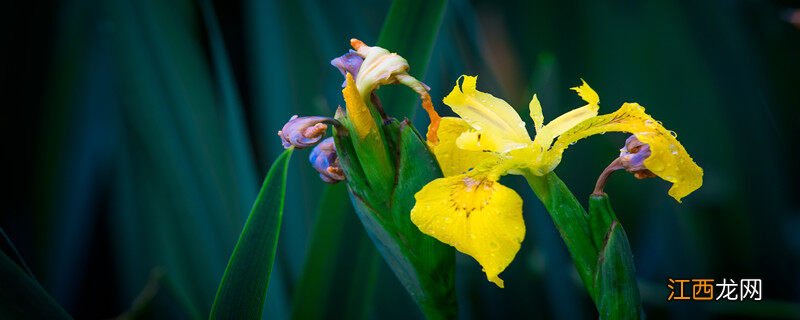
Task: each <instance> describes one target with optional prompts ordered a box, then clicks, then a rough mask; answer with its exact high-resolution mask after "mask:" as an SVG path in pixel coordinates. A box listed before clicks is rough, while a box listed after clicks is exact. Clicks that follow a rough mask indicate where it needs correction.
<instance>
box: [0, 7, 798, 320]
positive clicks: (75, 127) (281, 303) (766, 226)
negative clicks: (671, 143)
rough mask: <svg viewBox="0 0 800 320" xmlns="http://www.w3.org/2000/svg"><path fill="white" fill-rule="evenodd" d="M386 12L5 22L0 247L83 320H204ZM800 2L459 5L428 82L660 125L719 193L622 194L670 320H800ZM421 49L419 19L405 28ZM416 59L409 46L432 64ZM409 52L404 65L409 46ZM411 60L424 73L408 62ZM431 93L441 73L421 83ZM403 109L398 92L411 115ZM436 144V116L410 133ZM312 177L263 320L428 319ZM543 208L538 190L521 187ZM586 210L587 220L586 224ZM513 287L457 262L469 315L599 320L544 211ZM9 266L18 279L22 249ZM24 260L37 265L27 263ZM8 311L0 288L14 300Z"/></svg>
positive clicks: (298, 186) (649, 277) (652, 189)
mask: <svg viewBox="0 0 800 320" xmlns="http://www.w3.org/2000/svg"><path fill="white" fill-rule="evenodd" d="M389 5H390V2H388V1H368V0H356V1H340V2H323V1H311V0H298V1H284V2H280V1H279V2H271V1H258V0H245V1H241V2H227V1H215V2H213V3H212V2H211V1H191V0H183V1H182V0H174V1H173V0H170V1H160V0H139V1H135V0H108V1H89V0H63V1H56V2H39V1H32V2H22V1H15V2H12V3H9V4H7V5H6V6H5V7H6V8H5V9H4V10H3V13H2V15H3V18H2V21H3V22H2V24H3V28H2V31H0V32H1V33H2V36H3V38H2V40H3V43H5V46H4V49H3V50H2V51H3V53H2V56H3V59H2V60H1V61H2V62H1V63H2V81H3V82H2V86H0V90H2V92H3V94H2V96H3V97H4V99H5V101H6V107H4V108H3V112H4V115H3V116H2V118H0V119H2V121H3V125H2V128H3V130H4V136H5V137H6V138H5V139H6V140H5V141H6V142H5V148H4V149H5V154H4V157H3V160H4V162H5V163H6V164H5V166H4V167H5V168H6V175H7V176H8V177H10V178H7V179H6V180H5V181H6V186H7V188H8V189H7V190H8V191H6V192H3V198H4V199H3V210H2V216H1V217H0V226H2V227H3V228H4V229H5V230H6V232H7V233H8V236H9V238H10V239H11V240H12V241H13V243H14V244H15V246H16V248H17V249H18V251H19V252H20V255H21V257H22V258H23V259H24V260H25V261H26V262H27V265H28V266H30V268H31V270H32V273H33V274H34V275H35V276H36V278H37V279H38V280H39V282H40V283H41V284H42V286H43V287H44V288H45V289H46V290H47V291H48V292H50V294H51V295H52V296H53V297H54V298H55V299H56V300H57V301H58V302H59V303H60V304H61V305H62V306H63V307H64V308H65V309H66V310H67V311H68V312H69V313H70V314H71V315H73V316H74V317H76V318H82V319H83V318H87V319H94V318H108V317H115V316H119V315H132V316H133V315H140V316H144V317H148V318H149V317H155V318H174V317H178V318H204V317H205V316H206V315H207V313H208V310H209V308H210V305H211V303H212V301H213V297H214V293H215V291H216V288H217V284H218V283H219V279H220V277H221V276H222V272H223V271H224V268H225V265H226V263H227V260H228V257H229V255H230V252H231V251H232V249H233V245H234V243H235V241H236V239H237V237H238V234H239V232H240V231H241V227H242V224H243V222H244V219H245V217H246V215H247V213H248V211H249V207H250V205H251V204H252V202H253V200H254V199H255V196H256V192H257V190H258V189H257V188H258V186H259V183H260V181H261V180H262V179H263V177H264V174H265V173H266V170H267V169H268V165H269V163H271V161H272V160H274V159H275V158H276V157H277V155H278V153H279V152H280V151H281V150H282V149H281V146H280V142H279V139H278V137H277V136H276V135H275V133H276V131H277V130H279V129H280V128H281V126H282V125H283V123H284V122H285V121H286V120H288V119H289V117H290V116H292V115H294V114H300V115H318V114H319V115H332V114H333V111H334V110H335V108H336V106H337V105H339V104H342V99H341V95H340V90H341V89H340V84H341V81H342V79H341V76H340V74H339V73H338V71H336V70H335V69H334V68H333V67H331V66H330V65H329V61H330V59H332V58H334V57H336V56H338V55H340V54H342V53H344V52H346V50H347V49H348V40H349V39H350V38H351V37H357V38H359V39H362V40H364V41H365V42H367V43H370V44H374V43H376V42H377V39H378V36H379V33H380V30H381V26H382V25H383V22H384V19H385V17H386V14H387V11H388V9H389ZM797 7H800V5H798V3H796V2H789V1H755V0H732V1H731V0H729V1H723V0H715V1H666V0H660V1H630V0H615V1H605V2H598V1H563V2H562V1H518V2H517V1H510V2H498V1H485V0H478V1H473V2H468V1H463V0H451V1H449V2H448V3H447V4H446V6H445V10H444V16H443V19H442V24H441V27H440V28H439V29H438V31H437V30H436V28H431V32H438V36H437V37H436V38H435V39H436V40H435V45H434V47H433V51H432V57H431V60H430V62H429V64H428V66H427V68H421V69H422V70H415V69H414V67H415V65H413V64H412V66H411V67H412V74H413V75H421V74H425V76H424V81H425V82H426V83H427V84H428V85H429V86H430V87H431V88H432V90H431V95H432V96H433V98H434V101H435V102H438V104H437V108H438V109H439V111H440V112H442V113H444V114H447V113H448V111H446V108H445V107H444V106H443V105H442V104H441V102H440V101H441V98H442V97H443V95H444V94H446V93H447V92H449V90H450V88H452V85H453V84H454V82H455V80H456V78H457V77H458V76H459V75H461V74H478V75H480V78H481V81H480V82H481V84H480V88H481V90H483V91H486V92H490V93H492V94H494V95H496V96H499V97H503V98H505V99H506V100H508V101H509V102H511V103H512V104H513V105H515V106H520V108H521V109H520V110H519V111H520V112H521V113H523V114H527V110H526V109H527V107H526V106H527V104H528V101H529V99H530V96H531V95H532V94H533V93H537V94H538V95H539V98H540V100H541V101H542V105H543V107H544V112H545V117H546V118H548V119H552V118H553V117H555V116H556V115H558V114H561V113H563V112H565V111H567V110H569V109H571V108H573V107H576V106H579V105H581V103H580V101H579V100H578V98H577V97H576V96H575V95H574V93H573V92H571V91H569V90H568V88H569V87H571V86H574V85H576V84H578V83H579V81H580V80H579V79H580V78H583V79H585V80H586V81H587V82H589V83H590V84H591V85H592V86H593V87H594V88H595V89H596V90H597V91H598V93H599V94H600V97H601V113H608V112H611V111H613V110H616V108H617V107H618V106H619V105H621V103H623V102H634V101H635V102H639V103H641V104H642V105H644V106H645V107H647V109H648V111H649V113H650V114H652V115H653V116H654V117H655V118H657V119H659V120H661V121H663V122H664V124H665V125H666V127H667V128H669V129H672V130H675V131H676V132H678V134H679V139H680V141H681V142H682V143H683V144H684V146H685V147H686V148H687V150H688V151H689V153H690V154H692V156H693V157H694V158H695V161H696V162H697V163H698V164H699V165H700V166H702V167H703V168H704V169H705V184H704V186H703V187H702V188H701V189H700V190H699V191H697V192H695V193H694V194H692V195H691V196H689V197H688V198H686V199H685V200H684V203H683V204H678V203H676V202H675V201H674V200H672V199H671V198H669V197H668V196H667V194H666V190H667V189H668V185H667V184H666V183H664V182H663V181H661V180H658V179H651V180H644V181H639V180H636V179H634V178H633V177H631V176H629V175H624V174H618V175H615V176H614V177H612V179H611V181H610V183H609V185H608V186H607V187H606V191H607V192H608V193H609V194H610V196H611V197H612V201H613V203H614V205H615V208H616V211H617V214H618V215H619V216H620V219H621V220H622V222H623V223H624V224H625V228H626V230H627V231H628V234H629V237H630V241H631V245H632V248H633V252H634V254H635V259H636V265H637V275H638V277H639V282H640V287H641V292H642V297H643V303H644V307H645V311H646V313H647V315H648V317H649V318H651V319H662V318H665V319H684V318H693V319H703V318H731V317H738V318H798V317H800V275H798V273H797V270H800V200H798V194H800V193H799V191H800V188H798V184H797V181H798V180H799V179H800V166H798V165H797V163H798V162H799V160H800V155H799V154H798V153H799V151H798V148H796V145H797V138H799V137H800V134H799V133H800V132H799V131H800V129H798V128H799V127H798V126H797V123H796V122H797V121H798V120H800V111H799V110H800V94H798V84H800V83H798V79H797V75H798V74H800V59H798V57H800V29H798V27H796V26H794V25H792V24H791V23H790V22H788V20H789V19H788V17H789V16H790V15H791V13H792V11H791V10H792V9H794V8H797ZM407 24H408V27H409V28H413V27H415V26H414V24H415V17H414V16H408V17H407ZM415 40H416V39H407V41H408V42H410V43H412V45H410V46H409V47H410V48H414V46H413V42H414V41H415ZM388 49H389V50H392V51H395V50H396V49H394V48H392V47H388ZM398 53H399V54H401V55H403V56H411V55H415V54H419V53H415V52H411V51H409V52H404V51H400V52H398ZM418 68H419V67H418ZM392 90H401V89H398V88H386V89H384V90H382V91H381V95H382V96H384V97H385V96H386V95H388V96H392V95H393V94H395V93H393V92H392ZM390 101H391V99H388V100H387V99H384V105H386V106H387V109H389V112H390V113H391V114H393V115H394V116H397V117H409V118H412V119H413V120H414V123H415V124H416V126H417V128H421V129H423V130H424V128H425V127H426V126H427V123H426V119H425V117H424V113H423V112H416V115H413V114H399V113H397V111H396V110H393V109H392V106H391V102H390ZM625 138H626V136H625V135H623V134H607V135H602V136H598V137H593V138H589V139H587V140H586V141H582V142H580V143H578V144H576V145H575V146H573V147H571V148H570V149H569V151H567V154H566V156H565V157H564V161H563V162H562V164H561V165H560V166H559V167H558V169H557V170H556V171H557V172H558V174H559V175H560V176H561V178H562V179H563V180H564V181H565V182H566V183H567V185H569V186H570V188H571V189H572V190H573V192H574V193H575V194H576V195H578V196H579V198H581V196H580V195H586V196H588V195H589V193H590V192H591V190H592V188H593V185H594V182H595V179H596V178H597V176H598V175H599V174H600V172H601V171H602V170H603V168H605V166H606V165H607V164H608V163H609V162H610V161H611V160H613V158H614V157H615V156H616V154H617V152H618V151H617V150H618V149H619V148H620V147H621V146H622V144H623V142H624V140H625ZM307 155H308V154H307V151H299V152H296V156H295V157H294V158H293V159H292V162H291V164H290V180H289V182H288V190H287V198H286V200H287V202H286V208H285V214H284V220H283V226H282V231H281V237H280V240H279V247H278V253H277V258H276V264H275V268H274V270H273V273H272V280H271V281H270V287H269V291H268V296H267V303H266V311H265V317H269V318H273V319H284V318H289V317H294V318H322V317H325V318H348V319H355V318H368V319H376V318H380V319H408V318H419V317H421V314H420V313H419V311H418V310H417V309H416V307H415V306H414V305H413V302H412V301H411V300H410V298H409V297H408V296H407V294H406V293H405V291H404V290H403V288H402V287H401V286H400V285H399V283H398V282H397V280H396V279H395V278H394V276H393V274H392V273H391V271H389V269H388V268H387V266H386V265H385V264H384V262H383V261H382V259H381V258H380V257H379V256H378V255H377V254H376V252H375V250H374V248H373V246H372V244H371V243H370V242H369V240H368V239H367V238H366V236H365V234H364V231H363V228H362V227H361V225H360V222H359V221H358V220H357V218H356V216H355V214H354V213H353V211H352V208H351V206H350V203H349V201H348V200H347V199H346V196H345V191H344V186H343V185H335V186H327V185H324V184H323V183H322V182H321V181H320V180H319V178H318V177H317V174H316V172H315V171H314V170H313V169H312V168H311V167H310V166H309V165H308V164H307V161H306V160H305V158H306V157H307ZM508 180H509V181H508V182H509V183H510V184H511V185H513V186H516V189H517V190H518V191H520V193H521V195H522V196H523V198H524V199H528V200H530V199H534V198H535V197H534V195H533V194H532V193H531V192H530V190H529V189H528V188H527V186H526V185H525V184H524V181H522V180H521V179H516V178H509V179H508ZM585 199H586V198H581V200H582V201H586V200H585ZM524 215H525V220H526V224H527V227H528V233H527V237H526V239H525V241H524V243H523V246H522V249H521V251H520V253H519V255H518V256H517V258H516V260H515V261H514V263H513V264H512V265H511V266H510V267H509V268H508V269H507V271H506V272H505V273H504V274H503V275H504V279H505V280H506V289H499V288H497V287H495V286H494V285H492V284H491V283H489V282H488V281H486V280H485V278H484V276H483V274H482V272H481V270H480V266H479V265H478V264H477V263H475V262H474V261H472V259H469V257H466V256H464V255H459V256H458V257H457V258H458V260H457V262H458V273H457V284H458V295H459V296H458V298H459V303H460V305H459V308H460V312H461V314H460V316H461V317H462V318H464V319H478V318H506V317H513V318H547V319H575V318H593V317H595V316H596V311H595V310H594V308H593V305H592V303H591V301H590V300H589V297H588V296H587V294H586V293H585V291H584V290H583V288H582V287H581V285H580V283H579V280H578V278H577V274H576V273H575V271H574V269H573V267H572V264H571V261H570V260H569V256H568V254H567V252H566V250H565V247H564V245H563V243H562V241H561V239H560V238H559V236H558V234H557V232H556V230H555V228H554V227H553V224H552V222H551V221H550V220H549V217H548V216H547V214H546V212H544V209H543V208H542V206H541V205H540V204H539V203H538V202H537V201H535V200H534V201H525V209H524ZM11 248H12V247H11V246H9V245H8V243H4V244H3V251H4V252H6V253H7V254H8V255H9V256H13V255H12V254H11V253H9V252H12V251H13V249H11ZM17 260H19V259H17ZM723 277H725V278H734V279H741V278H761V279H763V283H764V297H765V300H764V301H760V302H740V303H723V302H708V303H699V302H695V303H689V302H687V303H683V302H667V301H666V297H667V296H668V292H669V290H668V289H667V287H666V283H667V279H668V278H675V279H679V278H714V279H721V278H723ZM6 289H7V288H0V290H6Z"/></svg>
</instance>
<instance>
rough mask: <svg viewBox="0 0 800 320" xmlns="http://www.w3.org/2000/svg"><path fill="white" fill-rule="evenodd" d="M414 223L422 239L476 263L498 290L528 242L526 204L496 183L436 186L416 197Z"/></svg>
mask: <svg viewBox="0 0 800 320" xmlns="http://www.w3.org/2000/svg"><path fill="white" fill-rule="evenodd" d="M414 197H415V198H416V200H417V202H416V204H415V206H414V208H413V209H411V221H412V222H414V224H415V225H417V227H418V228H419V229H420V231H422V232H423V233H425V234H427V235H429V236H432V237H434V238H436V239H437V240H439V241H441V242H444V243H447V244H449V245H451V246H454V247H455V248H456V249H457V250H458V251H461V252H463V253H465V254H468V255H470V256H472V257H473V258H475V260H477V261H478V263H480V264H481V266H482V267H483V271H484V272H485V273H486V278H487V279H488V280H489V281H491V282H493V283H495V284H496V285H497V286H499V287H501V288H502V287H503V280H502V279H500V278H499V274H500V273H501V272H503V270H505V268H506V267H507V266H508V265H509V264H510V263H511V261H513V260H514V256H516V254H517V252H518V251H519V248H520V243H521V242H522V240H523V239H524V238H525V223H524V221H523V220H522V199H521V198H520V197H519V195H517V193H516V192H514V190H511V189H509V188H508V187H505V186H503V185H501V184H500V183H499V182H497V181H493V180H488V179H480V178H477V177H470V176H469V175H457V176H452V177H448V178H439V179H436V180H433V181H431V182H430V183H428V184H427V185H425V187H423V188H422V190H420V191H419V192H417V194H416V195H415V196H414Z"/></svg>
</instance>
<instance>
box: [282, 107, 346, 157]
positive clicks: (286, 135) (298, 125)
mask: <svg viewBox="0 0 800 320" xmlns="http://www.w3.org/2000/svg"><path fill="white" fill-rule="evenodd" d="M326 123H327V124H336V120H333V119H331V118H328V117H318V116H313V117H298V116H297V115H295V116H292V118H291V119H289V122H287V123H286V124H285V125H284V126H283V129H281V130H280V131H278V136H280V137H281V139H282V140H283V147H284V148H286V149H288V148H289V147H292V146H294V147H295V148H297V149H303V148H307V147H310V146H312V145H314V144H316V143H317V142H319V141H320V140H322V137H323V136H325V130H326V129H328V125H326Z"/></svg>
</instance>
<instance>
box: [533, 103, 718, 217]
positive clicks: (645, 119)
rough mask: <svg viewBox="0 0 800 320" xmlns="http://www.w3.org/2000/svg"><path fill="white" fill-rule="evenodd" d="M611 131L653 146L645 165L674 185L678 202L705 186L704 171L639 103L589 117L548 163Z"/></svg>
mask: <svg viewBox="0 0 800 320" xmlns="http://www.w3.org/2000/svg"><path fill="white" fill-rule="evenodd" d="M610 131H619V132H630V133H632V134H634V135H635V136H636V138H638V139H639V140H640V141H642V142H644V143H646V144H648V145H650V150H651V155H650V157H648V158H647V159H646V160H644V165H645V167H647V169H648V170H650V171H652V172H653V173H654V174H656V175H657V176H659V177H660V178H661V179H664V180H666V181H669V182H672V188H670V190H669V195H670V196H672V197H673V198H675V200H677V201H678V202H680V201H681V198H683V197H685V196H687V195H689V194H690V193H692V192H693V191H694V190H697V189H698V188H700V186H701V185H702V184H703V169H702V168H700V167H699V166H698V165H697V164H696V163H695V162H694V160H692V157H691V156H689V153H688V152H686V149H684V148H683V146H682V145H681V143H680V142H678V140H677V139H676V138H675V136H674V135H673V133H672V132H670V131H668V130H667V129H666V128H664V126H663V125H661V123H660V122H658V121H656V120H655V119H653V117H651V116H650V115H648V114H647V113H645V110H644V107H642V106H640V105H639V104H637V103H625V104H623V105H622V107H620V108H619V110H617V111H616V112H614V113H610V114H605V115H602V116H597V117H593V118H590V119H588V120H585V121H583V122H581V123H580V124H578V125H577V126H575V127H574V128H572V129H571V130H570V131H567V132H565V133H564V134H562V135H561V136H560V137H559V138H558V140H557V141H556V142H555V144H553V147H552V149H551V150H550V151H548V152H547V154H546V155H545V158H546V161H548V162H550V163H555V164H557V163H558V162H559V161H560V160H561V154H562V153H563V152H564V150H565V149H566V148H567V147H568V146H569V145H570V144H571V143H573V142H576V141H578V140H580V139H583V138H586V137H588V136H591V135H595V134H599V133H604V132H610Z"/></svg>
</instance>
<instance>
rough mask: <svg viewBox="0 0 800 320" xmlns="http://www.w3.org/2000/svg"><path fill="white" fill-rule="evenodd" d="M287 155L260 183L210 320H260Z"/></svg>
mask: <svg viewBox="0 0 800 320" xmlns="http://www.w3.org/2000/svg"><path fill="white" fill-rule="evenodd" d="M291 155H292V149H289V150H286V151H284V152H283V153H282V154H281V155H280V156H279V157H278V159H277V160H275V162H274V163H273V164H272V167H271V168H270V169H269V172H268V173H267V177H266V178H265V179H264V184H263V185H262V186H261V191H259V193H258V197H257V198H256V201H255V203H253V209H252V210H251V211H250V216H249V217H248V218H247V222H245V225H244V229H243V230H242V234H241V235H240V237H239V241H238V242H237V243H236V247H235V248H234V249H233V254H232V255H231V258H230V260H229V261H228V267H227V268H226V269H225V274H224V275H223V276H222V281H221V282H220V284H219V289H218V291H217V296H216V298H215V299H214V306H213V307H212V308H211V316H210V318H211V319H216V318H222V319H258V318H261V312H262V311H263V308H262V306H263V305H264V299H265V298H266V295H267V285H268V284H269V276H270V272H271V271H272V264H273V262H274V261H275V251H276V249H277V245H278V234H279V233H280V229H281V218H282V217H283V200H284V195H285V193H286V174H287V171H288V169H289V158H290V157H291Z"/></svg>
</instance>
